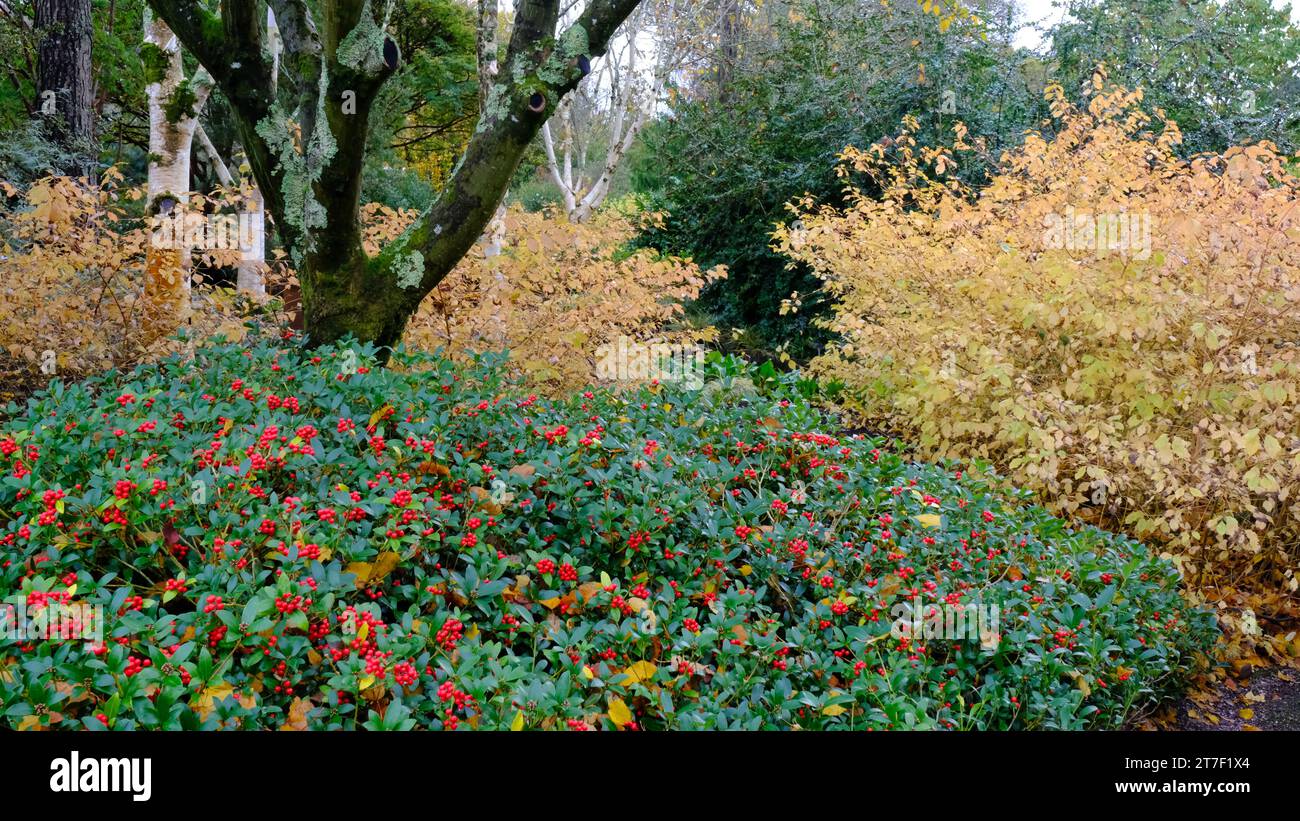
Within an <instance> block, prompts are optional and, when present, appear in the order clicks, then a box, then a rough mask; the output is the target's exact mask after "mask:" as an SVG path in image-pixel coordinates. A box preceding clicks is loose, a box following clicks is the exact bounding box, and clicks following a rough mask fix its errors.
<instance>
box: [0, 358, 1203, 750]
mask: <svg viewBox="0 0 1300 821" xmlns="http://www.w3.org/2000/svg"><path fill="white" fill-rule="evenodd" d="M371 353H372V351H370V350H367V349H363V348H352V347H337V348H332V349H321V350H318V351H315V352H307V351H304V350H303V349H301V348H299V347H297V346H296V345H288V344H285V343H284V342H283V341H281V340H280V339H270V340H268V339H265V338H261V339H256V338H250V339H248V340H245V341H244V342H241V343H238V344H227V343H222V342H217V343H214V344H212V345H209V346H204V347H199V348H197V349H196V352H195V358H194V359H193V360H186V359H184V358H182V357H181V356H179V355H178V356H175V357H173V358H170V359H167V360H164V361H162V362H160V363H158V364H156V365H151V366H141V367H139V368H137V369H136V370H134V371H132V372H130V373H125V374H107V375H104V376H101V377H98V378H94V379H91V380H88V381H85V382H81V383H76V384H70V385H64V384H62V383H55V384H54V385H53V386H52V387H51V389H50V390H49V391H48V392H47V393H43V394H41V395H39V396H37V397H35V398H34V399H32V400H31V401H30V403H29V404H28V405H27V407H26V409H25V410H22V411H20V409H17V408H11V409H10V414H9V415H10V420H9V421H7V422H5V423H3V424H0V476H2V478H0V591H3V593H4V594H5V598H6V601H8V602H14V603H15V609H18V610H20V611H22V612H23V613H25V614H26V616H29V617H30V616H33V614H39V612H40V611H42V610H43V609H48V608H54V607H67V606H69V605H73V604H87V605H90V606H92V607H94V606H98V607H101V608H102V614H103V618H102V622H101V623H102V625H103V635H102V639H99V640H95V639H91V640H89V641H87V640H81V639H80V638H78V637H72V638H66V637H57V636H56V637H50V636H41V635H32V634H31V633H26V634H18V633H16V632H13V631H11V634H10V635H8V636H6V637H4V638H0V715H2V716H3V718H2V719H0V721H3V723H4V724H5V725H7V726H9V727H14V728H19V729H29V730H30V729H45V728H51V729H74V728H87V729H91V730H103V729H114V730H125V729H176V728H186V729H198V728H204V729H216V728H227V729H231V728H244V729H252V728H281V729H296V730H302V729H340V728H368V729H373V730H381V729H407V728H421V729H433V730H453V729H469V728H475V729H494V730H495V729H512V730H518V729H539V728H540V729H557V730H589V729H603V730H613V729H624V730H654V729H703V728H786V729H789V728H806V729H832V728H833V729H887V728H910V727H918V728H952V729H974V728H1035V727H1043V728H1082V727H1113V726H1117V725H1119V724H1121V723H1122V722H1124V721H1125V720H1126V719H1127V718H1128V717H1130V716H1132V715H1133V714H1134V713H1135V712H1139V711H1141V710H1143V709H1145V708H1148V707H1150V706H1151V705H1153V704H1154V703H1156V702H1158V701H1159V700H1161V699H1162V698H1164V697H1166V696H1168V695H1170V694H1171V693H1172V692H1174V691H1176V689H1177V688H1178V686H1179V683H1180V680H1181V679H1182V677H1183V676H1184V674H1185V673H1187V671H1188V670H1189V669H1190V668H1192V667H1193V666H1194V665H1195V664H1197V663H1198V660H1199V658H1200V657H1201V653H1200V651H1203V650H1205V649H1207V648H1208V646H1209V645H1210V643H1211V642H1212V637H1213V636H1214V634H1215V629H1214V626H1213V620H1212V617H1211V616H1210V615H1209V614H1207V613H1206V612H1204V611H1201V610H1198V609H1195V608H1190V607H1189V606H1187V605H1186V604H1185V602H1184V600H1183V599H1182V597H1181V595H1180V593H1179V590H1178V587H1177V585H1178V577H1177V573H1176V571H1175V570H1174V568H1173V567H1172V566H1171V565H1170V564H1169V563H1167V562H1165V561H1163V560H1160V559H1157V558H1154V557H1152V556H1151V555H1150V554H1149V553H1148V551H1147V550H1146V549H1145V548H1144V547H1143V546H1142V545H1141V544H1139V543H1137V542H1135V541H1132V540H1130V539H1128V538H1125V537H1122V536H1116V535H1113V534H1109V533H1105V532H1102V531H1100V530H1097V529H1093V528H1083V529H1078V530H1075V529H1072V528H1070V527H1068V526H1067V525H1066V524H1065V523H1063V522H1062V521H1061V520H1059V519H1056V518H1054V517H1052V516H1051V515H1049V514H1048V513H1047V512H1045V511H1044V510H1043V509H1041V508H1037V507H1032V506H1027V505H1026V504H1025V503H1024V500H1023V499H1022V498H1021V497H1020V494H1018V493H1017V492H1015V491H1013V490H1010V489H1008V488H1006V487H1004V486H1002V485H1000V484H997V483H994V482H992V481H991V480H989V479H987V478H973V477H971V476H969V475H964V474H963V473H961V472H959V471H955V470H954V469H952V468H950V467H945V466H933V465H924V464H916V463H912V462H909V461H906V460H905V459H904V458H902V457H901V456H900V455H899V454H897V453H894V452H892V451H890V450H888V449H886V448H885V446H884V444H883V443H882V442H880V441H878V440H871V439H867V438H864V437H862V436H861V435H847V434H842V433H839V432H837V430H838V429H837V426H836V423H835V420H834V419H833V418H832V417H828V416H825V415H823V414H822V413H821V412H820V411H818V410H816V409H815V408H814V407H813V406H812V405H811V404H810V403H809V402H808V400H807V399H806V398H804V394H806V393H807V389H808V386H807V384H806V383H803V384H802V385H801V384H800V383H798V382H796V381H795V379H794V377H788V376H787V377H774V376H771V375H770V374H771V371H759V370H752V369H749V368H748V367H747V366H744V365H742V364H739V363H736V362H734V361H732V360H722V359H720V358H715V360H714V361H713V362H711V363H710V365H709V367H710V369H711V371H710V377H711V378H710V381H709V382H708V383H707V384H706V385H705V386H704V388H703V389H702V390H700V391H698V392H695V393H687V392H684V391H682V390H681V389H679V388H676V387H671V386H667V385H655V384H650V385H646V386H644V387H643V388H642V389H641V390H640V391H639V392H623V393H621V394H615V393H611V392H606V391H587V392H583V393H580V394H576V395H574V396H573V397H572V398H569V399H564V400H558V401H550V400H546V399H542V398H539V397H537V396H535V395H528V394H526V393H525V392H522V391H520V390H518V389H517V388H516V387H514V386H513V385H512V384H510V383H509V382H507V381H505V380H504V378H503V377H502V376H501V374H502V371H501V368H500V364H501V363H500V360H499V358H496V359H494V358H491V357H487V358H481V359H477V360H475V361H474V362H472V363H468V364H466V363H453V362H450V361H447V360H445V359H441V358H438V357H437V356H435V355H432V354H423V353H421V354H409V353H405V352H402V351H399V352H398V353H397V354H396V355H395V357H394V360H393V367H392V368H389V369H376V368H373V367H372V362H373V360H372V359H371ZM972 605H974V606H978V607H980V608H983V609H982V610H981V612H983V613H987V614H989V616H990V617H989V618H987V619H985V618H981V619H980V624H979V627H980V628H982V629H980V630H979V631H978V632H976V631H975V630H974V629H967V631H966V633H965V635H961V636H958V637H954V636H953V635H951V634H950V633H949V632H946V631H948V630H951V628H949V627H948V626H947V625H946V624H940V623H938V622H937V621H932V616H933V615H934V614H935V613H938V612H944V611H945V609H947V612H951V608H958V609H963V608H969V607H970V606H972ZM994 608H996V609H994ZM922 619H924V621H922ZM895 622H897V624H896V623H895ZM10 626H11V627H12V626H13V622H11V624H10ZM932 626H933V627H934V630H933V631H932V630H931V627H932ZM968 627H969V625H968ZM958 632H960V628H959V629H958Z"/></svg>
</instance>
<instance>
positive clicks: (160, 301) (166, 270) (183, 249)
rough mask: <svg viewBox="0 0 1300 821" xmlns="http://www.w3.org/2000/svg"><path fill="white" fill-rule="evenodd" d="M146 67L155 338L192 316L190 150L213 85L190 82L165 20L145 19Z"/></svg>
mask: <svg viewBox="0 0 1300 821" xmlns="http://www.w3.org/2000/svg"><path fill="white" fill-rule="evenodd" d="M145 48H146V51H147V54H148V59H147V60H146V66H147V68H146V70H147V71H151V72H154V73H153V74H152V75H150V76H147V77H146V80H149V81H150V82H149V84H148V85H147V86H146V87H145V93H146V94H147V95H148V98H149V171H148V193H149V201H148V213H149V214H150V216H151V217H152V218H153V231H152V235H151V236H150V242H149V247H148V249H147V250H146V253H145V280H144V296H143V299H142V305H143V322H142V327H143V337H144V339H143V341H144V343H145V344H149V343H150V342H153V341H154V340H156V339H157V338H159V337H161V336H165V335H166V334H168V333H171V332H172V331H174V330H176V329H177V328H178V327H180V325H181V324H182V323H184V322H185V321H186V320H187V319H188V318H189V310H190V275H189V268H190V252H191V246H190V241H189V240H190V236H191V230H190V222H189V221H190V220H195V219H202V216H203V215H201V214H188V213H187V212H186V209H185V206H186V204H187V203H188V202H189V189H190V153H191V147H192V145H193V141H194V131H195V129H196V128H197V127H198V124H199V120H198V112H199V109H201V108H202V107H203V104H204V102H206V100H207V96H208V91H209V89H210V87H209V86H208V85H207V84H206V83H204V82H203V81H202V79H201V78H196V80H195V82H193V83H187V82H186V81H185V75H184V71H183V65H182V62H181V50H180V43H179V42H178V41H177V39H176V35H174V34H173V33H172V30H171V29H170V28H168V26H167V24H166V23H165V22H163V21H162V20H161V19H148V16H146V20H145Z"/></svg>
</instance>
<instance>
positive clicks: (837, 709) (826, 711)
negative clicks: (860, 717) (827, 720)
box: [822, 704, 848, 717]
mask: <svg viewBox="0 0 1300 821" xmlns="http://www.w3.org/2000/svg"><path fill="white" fill-rule="evenodd" d="M847 712H848V710H847V709H845V707H844V705H843V704H827V705H826V706H825V707H823V708H822V715H824V716H832V717H834V716H842V715H844V714H845V713H847Z"/></svg>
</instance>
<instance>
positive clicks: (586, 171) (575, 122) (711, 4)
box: [542, 0, 735, 222]
mask: <svg viewBox="0 0 1300 821" xmlns="http://www.w3.org/2000/svg"><path fill="white" fill-rule="evenodd" d="M734 5H735V0H650V2H648V3H645V4H643V5H642V6H640V7H639V8H638V9H637V10H636V11H635V12H634V13H633V14H632V15H631V16H630V17H629V18H628V20H627V22H626V23H625V24H624V26H623V28H621V29H620V30H619V34H618V37H617V38H616V40H615V43H614V45H613V46H612V47H611V49H610V53H609V54H608V55H607V56H606V57H605V58H604V59H603V60H601V61H600V62H599V64H598V65H597V66H595V67H594V72H593V73H592V75H591V76H590V77H588V78H587V79H585V80H583V81H582V83H580V84H579V86H578V89H577V91H576V92H575V93H574V94H571V95H570V96H569V97H567V98H566V99H565V101H564V102H563V103H562V104H561V106H560V108H559V110H558V111H557V112H556V114H555V116H554V117H552V118H551V119H550V120H548V121H547V123H546V124H545V125H544V126H542V142H543V148H544V150H545V156H546V166H547V171H548V172H549V174H550V179H551V181H552V182H553V183H554V184H555V186H556V187H557V188H558V189H559V192H560V202H561V203H562V205H563V206H564V211H565V213H566V214H567V215H568V217H569V219H570V220H572V221H575V222H582V221H585V220H587V219H589V218H590V217H591V215H592V213H593V212H594V211H595V209H597V208H599V207H600V206H601V204H603V203H604V201H605V198H606V197H608V196H609V193H610V189H611V187H612V186H613V183H614V178H615V175H616V174H617V173H618V171H619V170H620V169H621V168H622V166H623V160H624V158H625V157H626V156H627V154H628V152H629V151H630V150H631V149H632V146H633V145H634V143H635V141H636V140H637V138H638V136H639V135H640V134H641V129H642V128H644V127H645V125H646V124H647V123H648V122H649V121H650V119H651V117H652V116H653V115H654V114H655V109H656V108H657V107H658V106H659V105H660V104H661V103H662V102H663V98H664V93H665V90H666V88H667V85H668V82H669V80H670V79H671V78H672V77H673V76H674V75H676V74H677V73H678V72H680V71H682V70H683V69H684V68H686V66H687V65H688V64H689V62H690V60H691V58H692V57H693V56H694V55H696V54H698V53H699V52H700V50H701V49H702V48H703V47H704V44H705V43H706V42H707V41H708V40H710V39H711V38H712V37H714V36H716V33H717V31H718V29H719V28H720V26H721V24H722V21H723V20H724V19H725V18H726V15H724V14H723V13H722V12H723V11H727V10H730V9H732V7H734ZM557 135H558V137H557Z"/></svg>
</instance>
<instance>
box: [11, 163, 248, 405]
mask: <svg viewBox="0 0 1300 821" xmlns="http://www.w3.org/2000/svg"><path fill="white" fill-rule="evenodd" d="M0 194H3V195H4V197H5V198H7V199H8V200H9V205H8V206H6V207H0V356H2V357H3V358H5V359H7V360H9V361H17V362H20V363H22V367H23V369H24V370H25V373H24V374H23V376H24V377H25V378H28V379H31V380H35V382H36V383H43V382H45V381H48V380H49V379H52V378H54V377H63V378H70V377H76V376H78V375H83V374H89V373H93V372H95V371H99V370H103V369H106V368H112V367H128V366H130V365H133V364H135V363H137V362H140V361H142V360H145V359H148V358H154V357H157V356H160V355H163V354H165V353H166V352H168V351H170V350H174V349H175V348H176V347H177V346H178V344H179V343H177V342H176V341H175V340H169V339H162V340H156V339H154V338H153V335H151V334H148V333H145V332H144V331H145V329H146V327H147V325H148V322H149V317H148V316H146V310H145V301H144V300H143V299H141V295H142V293H143V289H144V280H145V269H146V256H147V253H146V252H147V250H148V248H149V245H150V242H151V227H150V224H149V223H148V221H146V220H142V219H140V217H139V216H138V212H139V211H140V210H141V203H142V200H143V197H144V189H143V188H142V187H139V186H128V185H124V184H123V179H122V175H121V173H120V172H119V171H118V170H117V169H116V168H109V169H108V170H106V171H105V172H104V174H103V175H102V177H101V180H100V182H99V184H98V185H96V186H92V187H87V186H85V185H82V184H79V183H78V182H77V181H76V180H74V179H71V178H68V177H48V178H45V179H42V180H38V181H36V182H35V183H33V184H32V185H31V186H30V187H28V188H27V189H25V190H21V191H20V190H18V189H17V188H15V187H14V186H11V185H9V184H7V183H3V182H0ZM240 202H241V200H240V199H239V195H238V194H237V193H236V192H233V191H231V192H227V191H219V192H217V194H215V195H213V196H212V197H208V198H205V197H202V196H200V195H197V194H195V195H192V197H191V206H192V208H193V209H195V212H196V213H202V212H211V213H218V212H222V211H231V210H238V208H239V207H240ZM238 258H239V252H238V251H237V250H235V251H230V250H215V251H205V250H196V251H195V252H194V254H193V261H194V263H195V264H196V265H208V266H222V265H234V264H235V263H236V262H237V261H238ZM196 270H197V269H196ZM196 279H198V280H200V281H201V277H196ZM190 300H191V304H190V305H189V306H184V307H187V308H188V309H189V310H188V321H187V322H186V328H187V330H188V331H189V334H190V337H191V338H192V339H201V338H206V337H209V336H213V335H216V334H223V335H225V336H227V337H229V338H240V337H241V336H242V335H243V333H244V331H245V328H244V324H243V323H244V320H245V318H246V314H247V308H248V307H249V306H247V305H245V304H243V303H242V302H241V301H240V300H239V299H238V298H236V297H235V295H234V294H233V292H231V291H229V290H223V289H207V288H204V289H193V290H192V291H191V292H190ZM6 398H7V397H5V396H2V395H0V403H3V402H4V401H5V400H6Z"/></svg>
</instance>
